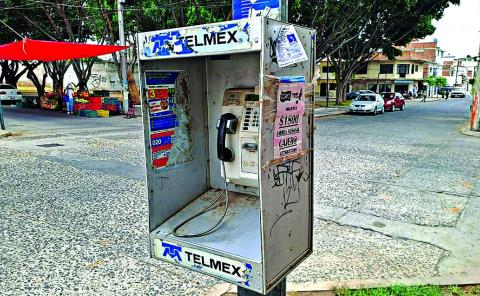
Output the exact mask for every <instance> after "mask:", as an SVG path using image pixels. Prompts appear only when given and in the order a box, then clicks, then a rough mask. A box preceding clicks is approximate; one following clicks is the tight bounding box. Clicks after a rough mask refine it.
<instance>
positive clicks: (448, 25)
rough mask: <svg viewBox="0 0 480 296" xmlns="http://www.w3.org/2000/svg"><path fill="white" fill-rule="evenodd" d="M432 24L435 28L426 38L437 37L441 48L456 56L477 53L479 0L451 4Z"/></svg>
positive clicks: (479, 23) (479, 29) (465, 0)
mask: <svg viewBox="0 0 480 296" xmlns="http://www.w3.org/2000/svg"><path fill="white" fill-rule="evenodd" d="M434 24H435V27H436V28H437V30H436V31H435V34H433V35H432V36H430V37H427V38H426V40H429V41H430V40H433V38H437V39H438V45H439V46H440V47H441V48H442V49H443V50H445V51H447V52H448V53H450V54H452V55H455V56H457V57H464V56H466V55H468V54H469V55H471V56H476V55H478V47H479V45H480V32H479V31H480V0H461V2H460V5H459V6H455V5H451V6H450V7H448V8H447V9H446V10H445V11H444V14H443V18H442V19H440V20H439V21H438V22H435V23H434Z"/></svg>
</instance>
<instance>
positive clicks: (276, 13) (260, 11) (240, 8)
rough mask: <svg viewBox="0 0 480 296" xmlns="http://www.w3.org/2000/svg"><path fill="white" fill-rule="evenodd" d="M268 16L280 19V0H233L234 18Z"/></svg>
mask: <svg viewBox="0 0 480 296" xmlns="http://www.w3.org/2000/svg"><path fill="white" fill-rule="evenodd" d="M250 15H251V16H258V15H263V16H268V17H270V18H274V19H280V0H233V19H234V20H238V19H244V18H248V17H249V16H250Z"/></svg>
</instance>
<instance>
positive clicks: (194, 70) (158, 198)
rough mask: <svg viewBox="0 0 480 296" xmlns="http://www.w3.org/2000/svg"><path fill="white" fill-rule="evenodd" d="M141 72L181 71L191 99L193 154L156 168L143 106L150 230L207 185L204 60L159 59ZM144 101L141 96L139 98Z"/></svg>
mask: <svg viewBox="0 0 480 296" xmlns="http://www.w3.org/2000/svg"><path fill="white" fill-rule="evenodd" d="M140 65H141V73H144V72H145V71H148V70H172V71H177V70H181V71H184V73H185V75H186V77H187V78H186V80H187V81H186V82H187V88H188V92H189V97H190V99H189V100H187V102H186V103H188V104H190V108H189V109H190V118H191V136H192V145H193V149H192V153H193V160H192V161H191V162H188V163H185V164H181V165H177V166H172V167H169V168H166V169H162V170H155V169H153V168H152V166H151V161H150V160H151V153H150V133H149V121H148V120H149V119H148V118H149V117H148V110H147V109H146V108H143V123H144V127H145V128H144V136H145V148H146V149H145V155H146V159H147V182H148V196H149V212H150V230H151V231H152V230H153V229H155V228H157V227H158V226H159V225H161V224H162V223H163V222H165V220H167V219H168V218H170V217H171V216H172V215H173V214H175V213H176V212H178V211H179V210H181V209H182V208H183V207H184V206H186V205H187V204H188V203H190V202H191V201H192V200H193V199H195V198H196V197H197V196H199V195H200V194H202V193H204V192H205V191H207V190H208V189H209V188H210V184H209V180H208V172H207V170H208V168H207V166H208V155H207V154H208V142H207V141H206V140H207V138H208V136H207V135H206V132H207V131H206V129H205V127H204V126H205V121H206V116H207V115H206V106H205V103H204V102H205V97H204V91H205V90H204V89H205V88H204V85H205V80H204V78H203V73H204V71H203V69H204V59H203V58H188V59H182V60H175V61H173V60H161V61H152V62H141V63H140ZM141 78H142V90H141V93H142V96H143V95H145V91H144V89H145V78H144V75H143V74H142V75H141ZM142 100H144V98H142Z"/></svg>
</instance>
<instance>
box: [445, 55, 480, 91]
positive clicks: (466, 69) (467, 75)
mask: <svg viewBox="0 0 480 296" xmlns="http://www.w3.org/2000/svg"><path fill="white" fill-rule="evenodd" d="M476 67H477V62H476V61H475V60H474V59H473V58H468V57H466V58H456V57H450V58H449V59H445V60H444V61H443V71H442V76H443V77H445V78H447V81H448V85H451V86H463V87H466V86H467V82H468V80H470V79H473V78H474V76H475V71H476Z"/></svg>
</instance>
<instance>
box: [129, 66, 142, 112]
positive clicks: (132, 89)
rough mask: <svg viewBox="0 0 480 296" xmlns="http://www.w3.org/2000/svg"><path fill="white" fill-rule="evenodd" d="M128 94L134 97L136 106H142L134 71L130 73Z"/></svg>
mask: <svg viewBox="0 0 480 296" xmlns="http://www.w3.org/2000/svg"><path fill="white" fill-rule="evenodd" d="M128 92H129V93H130V95H131V96H132V100H133V102H134V103H135V104H137V105H138V104H140V92H139V91H138V87H137V82H136V81H135V77H133V73H132V71H128Z"/></svg>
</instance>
